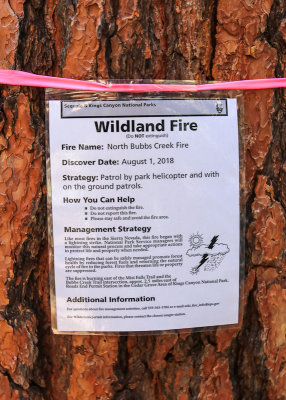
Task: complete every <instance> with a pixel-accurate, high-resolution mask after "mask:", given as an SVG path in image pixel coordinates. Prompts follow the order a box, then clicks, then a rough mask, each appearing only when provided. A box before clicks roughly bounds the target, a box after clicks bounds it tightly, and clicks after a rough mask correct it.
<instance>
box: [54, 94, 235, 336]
mask: <svg viewBox="0 0 286 400" xmlns="http://www.w3.org/2000/svg"><path fill="white" fill-rule="evenodd" d="M49 113H50V117H49V129H50V160H51V188H52V217H53V239H54V269H55V291H56V293H55V294H56V311H57V329H58V331H96V332H101V331H103V332H115V331H155V330H168V329H182V328H193V327H205V326H214V325H226V324H234V323H237V322H238V303H239V238H240V228H239V148H238V121H237V103H236V99H221V100H217V99H216V100H213V99H199V100H157V99H156V100H125V101H117V100H116V101H115V100H114V101H111V100H110V101H104V100H103V101H62V102H61V101H56V100H52V101H49Z"/></svg>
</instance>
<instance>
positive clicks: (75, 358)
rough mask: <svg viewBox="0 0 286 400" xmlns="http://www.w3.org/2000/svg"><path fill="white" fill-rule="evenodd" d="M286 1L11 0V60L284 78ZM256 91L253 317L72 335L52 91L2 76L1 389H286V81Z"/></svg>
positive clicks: (7, 52)
mask: <svg viewBox="0 0 286 400" xmlns="http://www.w3.org/2000/svg"><path fill="white" fill-rule="evenodd" d="M285 8H286V3H285V1H284V0H232V1H229V0H214V1H211V0H204V1H203V0H193V1H184V0H170V1H166V0H165V1H164V0H144V1H143V0H141V1H139V0H128V1H123V0H96V1H95V0H46V1H44V0H9V1H8V0H0V22H1V28H0V39H1V44H0V67H1V68H6V69H12V68H15V69H18V70H24V71H28V72H33V73H37V74H47V75H55V76H62V77H71V78H78V79H99V78H105V79H109V78H120V79H131V78H132V79H133V78H140V79H141V78H152V79H153V78H154V79H155V78H156V79H192V80H193V79H196V80H202V81H205V80H237V79H254V78H270V77H283V75H284V73H285V62H286V55H285V47H286V46H285V40H286V18H284V19H283V17H285ZM244 99H245V122H246V131H245V132H246V138H245V143H246V183H245V190H246V194H247V232H246V239H247V245H246V266H245V276H246V277H245V297H244V310H243V325H242V328H241V329H240V330H238V331H237V330H227V329H223V328H222V329H218V330H216V331H211V332H205V333H193V334H190V335H181V334H177V335H173V334H170V335H166V336H160V335H159V336H144V337H139V336H129V337H119V336H114V337H105V336H88V335H86V336H72V335H53V333H52V332H51V328H50V305H49V280H48V259H47V254H48V251H47V249H48V246H47V223H46V185H45V140H44V109H45V104H44V91H43V90H42V89H36V88H26V87H18V86H9V87H8V86H2V87H1V110H0V129H1V132H0V189H1V190H0V210H1V220H0V311H1V313H0V399H1V400H8V399H13V400H14V399H15V400H16V399H17V400H18V399H19V400H20V399H30V400H34V399H37V400H38V399H49V400H64V399H68V400H78V399H83V400H95V399H100V400H107V399H116V400H123V399H124V400H131V399H134V400H135V399H136V400H140V399H142V400H143V399H144V400H152V399H154V400H161V399H166V400H172V399H178V400H187V399H197V400H207V399H210V400H238V399H240V400H268V399H269V400H283V399H285V398H286V379H285V377H286V340H285V332H286V317H285V307H286V294H285V277H286V259H285V252H284V248H285V238H286V237H285V207H286V185H285V184H286V162H285V159H286V149H285V147H286V139H285V138H286V136H285V98H284V91H283V90H282V89H276V90H257V91H249V92H245V93H244ZM283 133H284V135H283ZM283 283H284V286H283Z"/></svg>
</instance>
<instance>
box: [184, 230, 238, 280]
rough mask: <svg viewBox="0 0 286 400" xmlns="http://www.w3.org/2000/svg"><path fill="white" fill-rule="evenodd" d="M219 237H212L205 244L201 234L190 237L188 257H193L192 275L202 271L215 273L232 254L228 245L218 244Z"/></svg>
mask: <svg viewBox="0 0 286 400" xmlns="http://www.w3.org/2000/svg"><path fill="white" fill-rule="evenodd" d="M218 240H219V235H215V236H212V238H211V239H210V241H209V242H208V243H204V238H203V235H201V234H199V233H195V234H192V235H191V236H190V239H189V242H190V248H189V250H188V251H187V256H189V257H191V264H192V266H191V271H190V272H191V274H193V275H196V274H198V273H199V272H200V271H201V270H202V269H203V270H204V271H213V270H215V269H217V268H218V267H219V266H220V264H221V263H222V261H223V259H224V258H225V256H226V254H227V253H229V252H230V249H229V247H228V245H227V244H224V243H218Z"/></svg>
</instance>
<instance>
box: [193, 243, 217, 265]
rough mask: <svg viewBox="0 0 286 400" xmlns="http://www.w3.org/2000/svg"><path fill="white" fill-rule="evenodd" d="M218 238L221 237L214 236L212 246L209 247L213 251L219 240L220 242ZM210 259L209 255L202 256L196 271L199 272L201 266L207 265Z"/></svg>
mask: <svg viewBox="0 0 286 400" xmlns="http://www.w3.org/2000/svg"><path fill="white" fill-rule="evenodd" d="M218 236H219V235H217V236H214V237H213V238H212V240H211V241H210V244H209V245H208V249H213V247H214V245H215V244H216V242H217V240H218ZM208 259H209V256H208V254H207V253H205V254H204V255H203V256H202V259H201V261H200V263H199V265H198V266H197V268H196V271H198V270H199V269H200V268H201V266H202V265H203V264H205V263H206V262H207V261H208Z"/></svg>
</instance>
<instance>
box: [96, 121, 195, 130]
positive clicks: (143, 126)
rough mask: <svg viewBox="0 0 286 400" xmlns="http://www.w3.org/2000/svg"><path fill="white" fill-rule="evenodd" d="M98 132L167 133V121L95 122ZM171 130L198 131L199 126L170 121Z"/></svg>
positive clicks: (193, 123)
mask: <svg viewBox="0 0 286 400" xmlns="http://www.w3.org/2000/svg"><path fill="white" fill-rule="evenodd" d="M94 126H95V129H96V131H97V132H99V133H101V132H112V133H114V132H127V133H128V132H165V130H166V121H165V120H164V119H161V121H160V122H157V123H155V122H144V123H142V122H137V121H136V120H135V119H128V120H127V121H125V122H122V121H120V120H118V119H115V120H110V121H94ZM169 130H170V131H171V132H174V131H178V132H186V131H197V130H198V124H197V123H196V122H186V121H183V120H182V119H181V118H179V119H171V120H170V121H169Z"/></svg>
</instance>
